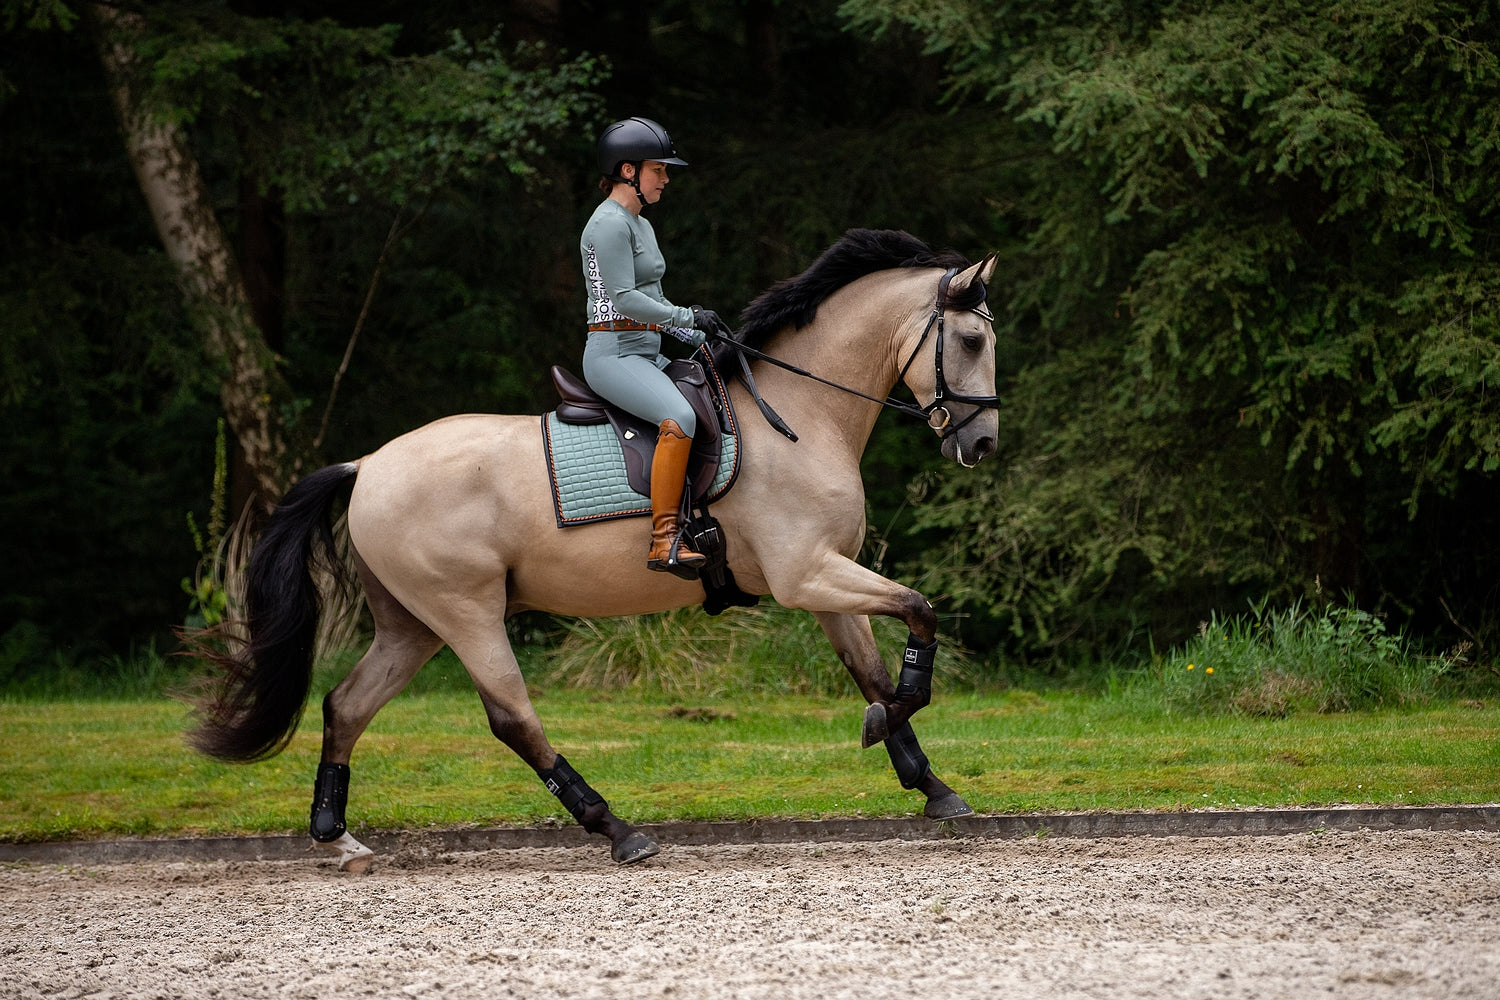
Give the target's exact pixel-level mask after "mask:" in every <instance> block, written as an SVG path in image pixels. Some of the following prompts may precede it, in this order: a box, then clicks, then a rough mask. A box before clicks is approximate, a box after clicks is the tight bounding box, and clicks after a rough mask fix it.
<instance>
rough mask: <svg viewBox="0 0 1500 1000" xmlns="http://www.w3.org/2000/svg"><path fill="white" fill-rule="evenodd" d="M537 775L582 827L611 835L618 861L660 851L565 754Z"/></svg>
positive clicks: (632, 859)
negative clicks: (616, 812)
mask: <svg viewBox="0 0 1500 1000" xmlns="http://www.w3.org/2000/svg"><path fill="white" fill-rule="evenodd" d="M536 775H537V777H538V778H541V779H542V784H544V785H546V786H547V791H549V792H551V793H552V794H553V795H556V796H557V801H559V802H561V803H562V805H563V808H564V809H566V810H568V812H570V813H572V814H573V818H574V819H576V820H577V821H578V824H579V825H580V826H582V827H583V828H584V829H585V830H587V831H588V832H589V833H597V834H599V835H600V836H602V837H608V838H609V840H610V856H611V857H613V858H614V859H615V861H617V862H619V863H620V864H622V865H628V864H631V863H633V862H636V861H644V860H646V859H647V858H649V857H653V856H655V855H656V854H658V853H660V851H661V848H660V847H658V846H657V844H656V842H655V841H653V840H652V839H651V838H650V837H647V836H646V835H645V834H642V833H639V832H637V831H635V830H633V829H631V827H630V824H628V823H626V822H624V821H622V820H621V819H620V818H619V817H617V816H616V815H615V814H614V813H612V812H610V811H609V803H607V802H605V801H604V796H602V795H600V794H599V793H598V792H596V791H594V790H593V789H592V788H590V787H589V783H588V782H587V781H584V780H583V776H582V775H580V774H579V773H578V772H577V771H575V770H573V766H572V765H571V764H569V763H568V761H567V759H566V758H564V757H563V755H562V754H558V755H557V759H556V760H554V761H553V762H552V766H551V767H546V768H541V769H540V770H538V771H537V772H536Z"/></svg>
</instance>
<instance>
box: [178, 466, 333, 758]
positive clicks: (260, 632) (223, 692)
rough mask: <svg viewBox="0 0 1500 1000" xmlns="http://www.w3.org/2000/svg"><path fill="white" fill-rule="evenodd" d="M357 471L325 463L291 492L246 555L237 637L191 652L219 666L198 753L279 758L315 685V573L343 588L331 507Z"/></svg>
mask: <svg viewBox="0 0 1500 1000" xmlns="http://www.w3.org/2000/svg"><path fill="white" fill-rule="evenodd" d="M357 471H358V466H356V465H354V464H353V463H346V464H343V465H330V466H328V467H327V468H325V469H320V470H318V471H317V472H314V473H312V474H311V475H309V476H307V477H306V478H305V479H302V480H300V481H299V482H298V483H297V484H296V485H295V486H293V487H292V488H291V489H290V490H289V491H287V494H286V496H285V497H284V498H282V501H281V503H280V504H278V505H277V507H276V509H275V511H273V512H272V514H271V517H270V520H269V521H268V522H267V523H266V526H265V528H264V530H263V531H262V532H261V535H260V538H259V540H258V541H257V542H256V543H255V548H254V550H253V551H252V552H251V554H250V564H249V568H248V570H247V571H246V574H245V620H244V621H243V622H242V623H240V625H239V629H240V632H241V636H240V637H235V636H234V634H233V633H232V632H231V630H229V629H222V630H219V631H218V632H216V633H208V634H206V635H204V636H200V637H198V638H196V639H195V640H194V641H193V643H192V645H193V646H194V652H195V653H196V654H197V655H199V656H202V657H204V658H206V659H208V660H210V661H212V662H213V663H214V664H215V665H216V666H217V667H218V670H217V671H216V674H215V676H214V677H212V678H211V679H210V680H209V681H208V682H207V684H206V685H205V689H204V690H203V691H202V693H201V695H200V697H199V698H198V699H197V700H196V705H197V724H196V726H195V727H194V729H193V730H192V732H190V733H189V735H188V743H189V744H190V745H191V746H192V747H193V748H194V749H197V750H200V751H202V752H203V753H205V754H208V755H209V756H210V757H217V758H218V759H220V760H226V761H239V762H248V761H254V760H263V759H265V758H267V757H272V756H275V755H276V754H277V753H280V752H281V750H282V749H283V748H284V747H285V746H286V745H287V743H288V742H290V741H291V738H292V734H293V733H294V732H296V729H297V724H298V722H300V721H301V719H302V709H303V707H304V705H305V704H306V702H307V693H308V690H309V689H310V688H311V686H312V668H313V646H314V642H315V640H316V638H317V632H318V619H319V617H320V616H321V614H322V611H323V595H322V592H321V590H320V589H319V587H318V584H317V581H315V580H314V579H313V574H312V570H313V567H314V566H315V565H318V564H321V566H322V567H323V568H324V569H325V570H326V571H328V572H330V573H332V574H333V575H334V577H335V579H337V580H338V581H339V582H340V583H341V584H347V583H348V571H347V569H346V568H345V566H344V563H343V560H342V559H340V558H339V556H338V554H337V547H336V545H335V542H334V532H333V513H332V511H333V505H334V503H335V502H336V501H338V500H339V499H341V498H344V497H347V495H348V492H349V489H350V488H351V486H352V484H353V482H354V476H355V473H356V472H357ZM245 634H248V638H244V637H243V636H244V635H245Z"/></svg>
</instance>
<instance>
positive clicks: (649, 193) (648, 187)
mask: <svg viewBox="0 0 1500 1000" xmlns="http://www.w3.org/2000/svg"><path fill="white" fill-rule="evenodd" d="M668 180H669V178H668V177H667V165H666V164H665V163H663V162H661V161H660V160H647V161H645V162H644V163H642V164H641V197H642V198H645V199H646V204H648V205H655V204H656V203H657V202H658V201H660V200H661V193H662V190H663V189H664V188H665V187H666V186H667V182H668Z"/></svg>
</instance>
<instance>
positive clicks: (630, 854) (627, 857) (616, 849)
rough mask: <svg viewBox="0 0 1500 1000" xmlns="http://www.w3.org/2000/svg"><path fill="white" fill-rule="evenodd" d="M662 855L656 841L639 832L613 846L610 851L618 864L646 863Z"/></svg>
mask: <svg viewBox="0 0 1500 1000" xmlns="http://www.w3.org/2000/svg"><path fill="white" fill-rule="evenodd" d="M660 853H661V848H660V847H658V846H657V844H656V841H654V840H652V839H651V838H650V837H648V836H646V835H645V834H644V833H640V832H638V831H636V832H632V833H631V834H630V836H628V837H626V838H625V839H624V840H622V841H620V842H619V843H616V844H613V845H611V846H610V849H609V856H610V857H612V858H614V859H615V862H616V863H617V864H622V865H633V864H635V863H636V862H637V861H645V860H646V859H647V858H654V857H656V856H657V855H658V854H660Z"/></svg>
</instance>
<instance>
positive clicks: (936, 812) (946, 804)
mask: <svg viewBox="0 0 1500 1000" xmlns="http://www.w3.org/2000/svg"><path fill="white" fill-rule="evenodd" d="M922 815H923V816H926V817H927V818H928V819H959V818H960V817H963V816H972V815H974V810H973V809H971V808H970V807H969V804H968V803H967V802H965V801H964V800H963V797H962V796H960V795H959V794H958V793H957V792H949V793H948V794H947V795H939V796H938V797H937V798H933V799H928V800H927V805H926V806H924V807H923V809H922Z"/></svg>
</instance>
